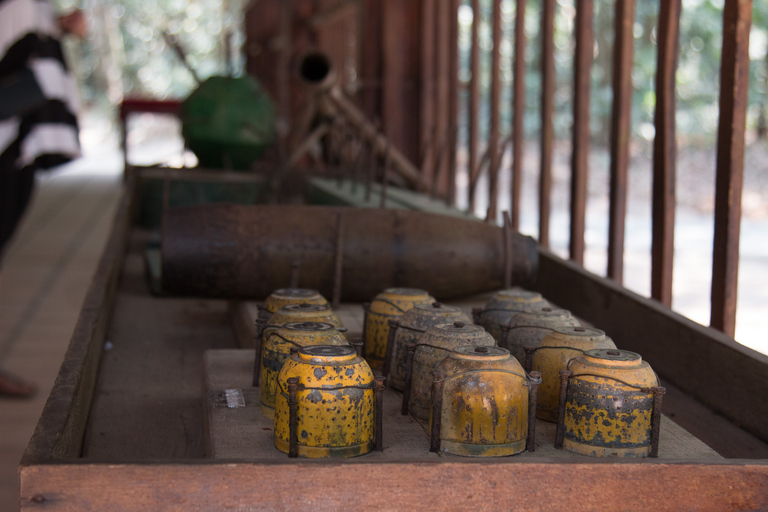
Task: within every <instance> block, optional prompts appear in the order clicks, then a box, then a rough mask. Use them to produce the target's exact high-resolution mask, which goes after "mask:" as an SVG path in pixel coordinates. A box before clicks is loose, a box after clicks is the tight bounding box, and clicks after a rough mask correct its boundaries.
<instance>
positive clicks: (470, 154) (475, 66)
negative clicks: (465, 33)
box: [467, 0, 480, 212]
mask: <svg viewBox="0 0 768 512" xmlns="http://www.w3.org/2000/svg"><path fill="white" fill-rule="evenodd" d="M470 37H471V46H470V49H469V71H470V75H471V76H470V79H469V102H468V105H467V139H468V140H467V172H468V173H469V187H467V192H468V194H469V198H468V199H469V211H470V212H474V211H475V201H476V199H475V187H476V185H477V177H478V175H479V174H480V169H479V166H478V154H477V143H478V137H479V135H478V131H479V122H480V121H479V116H480V0H472V34H471V36H470Z"/></svg>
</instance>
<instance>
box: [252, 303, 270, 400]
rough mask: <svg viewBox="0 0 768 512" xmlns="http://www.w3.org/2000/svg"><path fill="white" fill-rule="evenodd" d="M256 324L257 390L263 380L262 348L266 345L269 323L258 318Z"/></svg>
mask: <svg viewBox="0 0 768 512" xmlns="http://www.w3.org/2000/svg"><path fill="white" fill-rule="evenodd" d="M254 323H255V325H256V335H255V336H254V338H255V340H256V341H255V345H256V346H255V349H256V350H255V352H256V359H255V361H254V363H253V387H255V388H257V387H259V381H260V380H261V347H262V346H263V345H264V340H263V336H264V327H265V326H266V325H267V321H266V320H263V319H261V318H257V319H256V320H255V321H254Z"/></svg>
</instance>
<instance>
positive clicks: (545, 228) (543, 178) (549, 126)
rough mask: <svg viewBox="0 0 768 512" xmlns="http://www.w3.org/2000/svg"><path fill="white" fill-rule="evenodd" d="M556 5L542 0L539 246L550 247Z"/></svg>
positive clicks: (550, 0) (551, 1)
mask: <svg viewBox="0 0 768 512" xmlns="http://www.w3.org/2000/svg"><path fill="white" fill-rule="evenodd" d="M555 4H556V0H541V155H540V166H541V167H540V170H539V244H541V246H542V247H544V248H548V247H549V214H550V211H551V209H552V206H551V196H552V144H553V142H554V139H555V129H554V124H553V117H554V114H555Z"/></svg>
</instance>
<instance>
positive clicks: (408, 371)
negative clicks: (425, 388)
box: [400, 344, 416, 416]
mask: <svg viewBox="0 0 768 512" xmlns="http://www.w3.org/2000/svg"><path fill="white" fill-rule="evenodd" d="M405 349H406V350H407V351H408V352H407V354H408V355H407V358H406V360H405V386H404V387H403V406H402V407H401V408H400V414H402V415H403V416H407V415H408V402H409V401H410V399H411V383H412V380H413V353H414V352H415V351H416V345H410V344H409V345H407V346H406V347H405Z"/></svg>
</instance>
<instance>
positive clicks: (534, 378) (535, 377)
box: [525, 372, 541, 452]
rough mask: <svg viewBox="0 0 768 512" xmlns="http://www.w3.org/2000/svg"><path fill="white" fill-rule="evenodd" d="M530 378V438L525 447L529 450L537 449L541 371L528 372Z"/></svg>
mask: <svg viewBox="0 0 768 512" xmlns="http://www.w3.org/2000/svg"><path fill="white" fill-rule="evenodd" d="M528 376H529V377H530V380H529V381H528V439H527V440H526V442H525V447H526V449H527V450H528V451H529V452H534V451H536V403H537V401H538V396H539V384H541V373H539V372H528Z"/></svg>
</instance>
